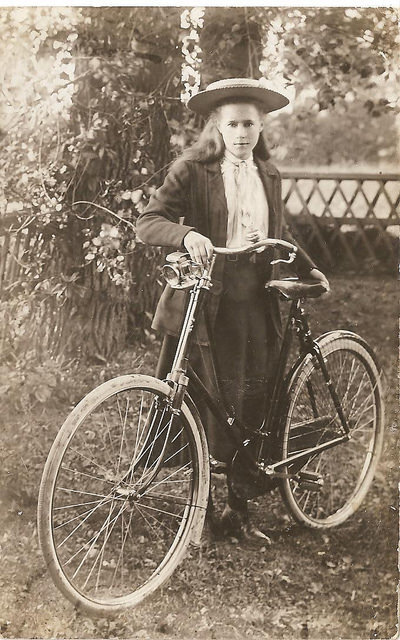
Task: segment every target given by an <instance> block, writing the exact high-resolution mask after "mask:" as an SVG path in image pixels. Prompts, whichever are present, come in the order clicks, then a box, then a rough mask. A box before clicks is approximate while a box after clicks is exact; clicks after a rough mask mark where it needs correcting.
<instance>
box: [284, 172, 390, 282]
mask: <svg viewBox="0 0 400 640" xmlns="http://www.w3.org/2000/svg"><path fill="white" fill-rule="evenodd" d="M282 178H283V199H284V202H285V207H286V215H287V218H288V219H289V222H290V225H291V226H292V228H293V230H294V231H295V233H296V235H298V236H299V237H301V239H302V244H303V245H304V246H305V248H306V249H307V250H308V251H309V253H310V254H311V255H312V256H313V257H314V259H316V260H318V261H319V264H321V266H325V267H329V268H335V267H339V266H341V265H343V266H350V267H351V268H353V269H356V270H358V269H361V268H365V266H366V265H368V264H369V265H372V264H375V263H376V264H379V265H381V266H382V265H383V266H386V267H389V268H391V267H392V266H393V265H394V264H395V263H396V260H397V251H398V249H397V245H398V232H399V224H400V218H399V204H400V175H397V174H382V173H380V174H359V173H354V174H350V173H342V174H331V173H311V172H300V171H298V172H282Z"/></svg>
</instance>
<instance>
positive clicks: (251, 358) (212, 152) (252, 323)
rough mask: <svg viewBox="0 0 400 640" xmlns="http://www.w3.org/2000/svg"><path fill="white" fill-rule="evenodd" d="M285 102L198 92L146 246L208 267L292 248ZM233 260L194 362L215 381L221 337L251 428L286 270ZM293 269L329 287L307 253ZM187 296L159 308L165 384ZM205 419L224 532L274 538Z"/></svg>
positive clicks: (245, 87) (165, 297)
mask: <svg viewBox="0 0 400 640" xmlns="http://www.w3.org/2000/svg"><path fill="white" fill-rule="evenodd" d="M286 104H288V100H287V99H286V98H285V97H284V96H283V95H282V94H280V93H277V92H275V91H271V90H269V89H267V88H266V87H265V86H264V85H263V83H262V82H261V81H258V80H254V79H249V78H229V79H226V80H221V81H217V82H213V83H212V84H210V85H209V86H208V87H207V88H206V89H205V90H204V91H201V92H199V93H198V94H196V95H195V96H193V97H192V98H191V99H190V100H189V102H188V105H187V106H188V107H189V108H190V109H192V110H193V111H195V112H196V113H199V114H201V115H203V116H205V117H207V118H208V120H207V123H206V125H205V128H204V130H203V132H202V133H201V135H200V137H199V139H198V141H197V142H196V143H195V144H194V145H193V146H192V147H190V148H189V149H187V150H186V151H185V152H184V153H183V155H182V157H181V158H179V159H178V160H177V161H176V162H175V163H174V164H173V165H172V167H171V169H170V171H169V173H168V175H167V176H166V179H165V181H164V184H163V185H162V186H161V187H160V188H159V189H158V190H157V192H156V193H155V194H154V195H153V196H152V197H151V199H150V201H149V204H148V206H147V207H146V209H145V211H144V212H143V213H142V214H141V215H140V216H139V219H138V223H137V232H138V235H139V237H140V238H141V240H143V241H144V242H146V243H149V244H152V245H159V246H166V247H171V248H173V249H175V250H177V249H180V250H182V251H187V252H189V253H190V256H191V258H192V259H193V260H195V261H196V262H199V263H203V264H206V262H207V260H209V258H210V257H211V255H212V252H213V246H227V247H240V246H244V245H247V244H249V243H253V242H257V241H258V240H260V239H261V238H265V237H271V238H282V239H285V240H288V241H289V242H293V238H292V237H291V235H290V233H289V232H288V230H287V229H286V227H285V225H284V221H283V211H282V199H281V180H280V176H279V173H278V171H277V169H276V168H275V167H274V165H273V164H272V163H271V162H270V161H269V154H268V151H267V148H266V145H265V141H264V138H263V135H262V130H263V126H264V114H265V113H268V112H270V111H274V110H276V109H280V108H282V107H284V106H286ZM230 258H231V257H230V256H226V257H225V256H221V255H219V256H217V260H216V264H215V267H214V272H213V279H212V280H213V287H212V289H211V294H212V295H210V296H209V298H210V299H209V301H208V303H207V309H206V314H207V320H208V322H206V320H205V319H204V322H200V323H199V326H198V330H197V334H196V335H197V348H196V350H195V351H194V353H193V360H192V366H193V367H194V369H195V370H197V373H198V375H200V377H201V378H202V380H203V382H204V383H205V384H206V385H208V386H210V387H212V386H213V385H214V384H215V380H214V379H213V375H214V368H213V366H212V362H211V358H210V353H209V341H210V340H212V342H213V343H214V349H215V353H216V359H217V362H216V365H217V366H216V370H217V374H218V383H219V386H220V388H221V390H222V393H223V395H224V397H225V400H226V402H227V404H228V406H230V407H231V408H232V409H233V411H234V412H235V415H238V416H239V417H240V418H241V419H242V420H243V421H244V422H245V423H246V424H248V425H249V426H254V427H257V426H259V425H260V424H261V422H262V418H263V415H264V413H265V406H266V403H267V401H268V386H269V381H270V380H271V378H272V376H273V373H274V369H275V366H276V362H277V356H278V353H279V346H280V339H281V333H282V332H281V322H280V315H279V306H278V300H277V297H276V296H275V295H271V294H268V295H267V294H266V292H265V289H264V285H265V282H266V281H267V280H269V279H271V278H276V277H278V274H277V265H274V267H271V265H270V260H271V255H270V254H269V253H268V252H267V251H262V252H261V253H260V252H259V253H253V254H245V255H243V256H240V257H236V256H232V259H230ZM293 267H294V269H295V271H296V272H297V274H298V275H299V276H301V277H307V278H313V279H316V280H320V281H321V280H322V281H324V283H325V284H326V287H327V288H328V286H329V285H328V283H327V280H326V278H325V276H324V275H323V274H322V273H321V272H320V271H319V270H318V269H317V268H316V266H315V265H314V263H313V262H312V260H311V259H310V258H309V257H308V256H307V255H306V253H305V252H304V251H302V250H301V249H299V251H298V254H297V257H296V260H295V261H294V263H293ZM186 296H187V293H186V292H185V291H182V290H176V289H171V288H170V287H169V286H167V287H166V289H165V290H164V292H163V294H162V296H161V298H160V301H159V304H158V306H157V310H156V313H155V316H154V320H153V328H154V329H157V330H161V331H163V333H164V334H165V337H164V342H163V345H162V349H161V354H160V358H159V363H158V369H157V376H158V377H161V378H162V377H164V376H165V375H166V373H167V372H168V371H169V370H170V367H171V363H172V358H173V355H174V352H175V348H176V338H177V336H178V335H179V331H180V328H181V325H182V320H183V317H184V311H185V304H186V299H187V298H186ZM206 326H208V327H209V328H210V332H208V331H207V330H206ZM202 417H203V421H204V424H205V428H206V431H207V436H208V440H209V445H210V451H211V454H212V456H213V458H214V459H216V460H218V461H224V462H226V463H228V505H227V507H226V509H225V511H224V513H223V516H222V528H223V530H224V531H225V532H226V533H233V534H235V535H246V536H251V537H254V536H255V537H260V538H262V537H265V536H263V534H262V533H261V532H260V531H258V530H256V529H255V528H254V527H252V526H251V525H250V522H249V518H248V509H247V500H246V499H245V498H244V497H241V496H240V495H239V494H238V492H237V491H235V490H234V488H233V485H232V482H231V478H230V473H229V462H230V460H231V458H232V455H233V453H234V451H233V449H232V447H231V445H230V443H229V442H228V441H227V440H226V438H225V437H224V434H222V433H221V432H220V431H219V430H218V427H217V426H216V425H215V424H214V421H213V420H212V419H211V418H210V416H207V412H206V411H204V412H202Z"/></svg>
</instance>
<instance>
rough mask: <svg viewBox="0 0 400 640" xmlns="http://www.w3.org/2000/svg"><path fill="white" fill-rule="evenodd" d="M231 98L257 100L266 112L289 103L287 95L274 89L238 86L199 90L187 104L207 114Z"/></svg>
mask: <svg viewBox="0 0 400 640" xmlns="http://www.w3.org/2000/svg"><path fill="white" fill-rule="evenodd" d="M231 99H234V100H235V102H236V101H238V100H241V99H243V102H246V101H247V100H248V101H250V102H257V103H259V104H260V105H261V107H262V108H263V110H264V113H270V112H271V111H276V110H277V109H282V108H283V107H286V105H288V104H289V100H288V99H287V98H286V96H284V95H283V94H282V93H278V92H277V91H272V89H266V88H264V87H237V86H236V87H221V88H218V89H211V90H207V89H205V90H204V91H199V93H196V94H195V95H194V96H192V97H191V98H190V99H189V100H188V102H187V104H186V106H187V107H188V108H189V109H191V110H192V111H194V112H195V113H199V114H200V115H202V116H207V115H208V114H209V113H210V111H212V110H213V109H215V108H216V107H217V106H218V105H219V104H221V103H223V102H225V101H229V100H231Z"/></svg>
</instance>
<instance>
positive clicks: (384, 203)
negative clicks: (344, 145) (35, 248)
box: [0, 171, 400, 295]
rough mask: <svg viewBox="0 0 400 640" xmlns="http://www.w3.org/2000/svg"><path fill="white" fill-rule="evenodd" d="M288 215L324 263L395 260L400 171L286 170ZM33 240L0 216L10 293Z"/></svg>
mask: <svg viewBox="0 0 400 640" xmlns="http://www.w3.org/2000/svg"><path fill="white" fill-rule="evenodd" d="M282 178H283V200H284V203H285V207H286V212H287V218H288V219H289V222H290V224H291V226H292V227H293V228H294V231H295V233H296V236H298V237H299V238H300V239H301V241H302V244H303V245H304V247H305V248H306V249H307V250H308V251H309V252H310V254H311V255H312V257H313V258H314V259H315V260H317V261H319V264H321V266H325V267H330V268H335V267H337V266H340V265H346V266H348V265H350V266H351V267H352V268H353V269H357V270H358V269H361V268H364V267H365V264H369V263H370V264H373V263H378V264H383V265H392V264H395V263H396V262H397V254H398V231H399V225H400V216H399V205H400V175H397V174H358V173H357V174H356V173H354V174H349V173H343V174H330V173H310V172H293V171H292V172H282ZM33 241H35V229H34V227H33V226H28V227H25V228H23V227H22V228H21V227H18V224H17V216H12V215H11V216H3V217H0V292H2V294H3V295H4V293H6V292H11V291H12V288H13V286H14V284H15V283H16V282H17V281H18V278H19V275H20V274H21V272H22V271H23V270H24V268H25V266H26V265H25V264H24V254H25V252H26V250H27V248H28V247H29V245H30V243H31V242H33Z"/></svg>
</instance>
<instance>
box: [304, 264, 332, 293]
mask: <svg viewBox="0 0 400 640" xmlns="http://www.w3.org/2000/svg"><path fill="white" fill-rule="evenodd" d="M309 277H310V278H311V279H312V280H316V281H317V282H320V283H321V284H323V285H324V287H325V288H326V290H327V291H330V290H331V288H330V286H329V282H328V279H327V277H326V276H325V275H324V274H323V273H322V271H320V270H319V269H311V271H310V273H309Z"/></svg>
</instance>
